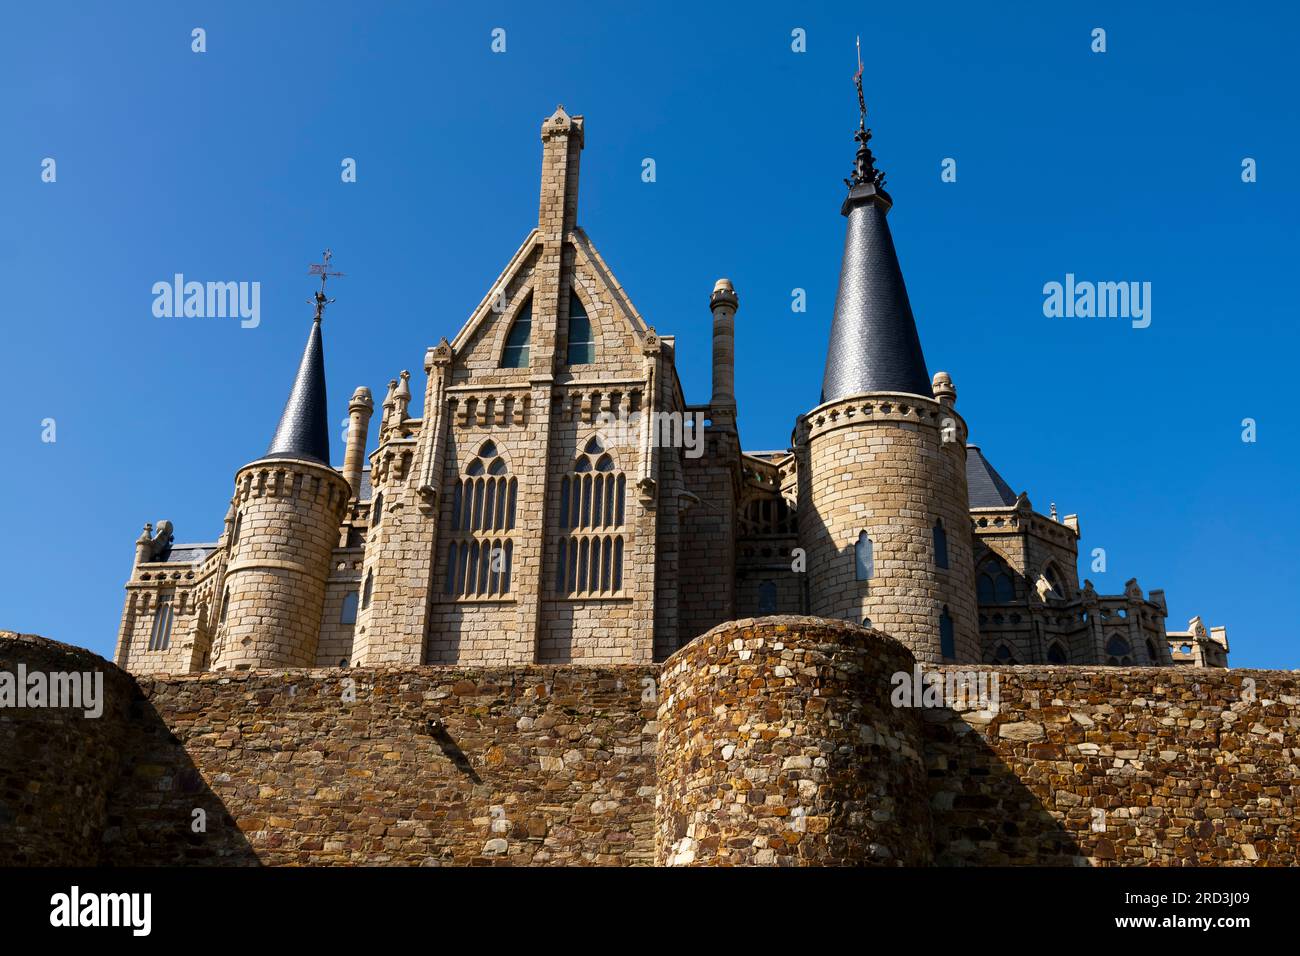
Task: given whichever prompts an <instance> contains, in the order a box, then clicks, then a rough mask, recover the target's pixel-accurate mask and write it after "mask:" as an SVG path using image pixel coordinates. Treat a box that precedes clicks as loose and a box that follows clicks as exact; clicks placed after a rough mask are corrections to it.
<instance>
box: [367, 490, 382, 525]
mask: <svg viewBox="0 0 1300 956" xmlns="http://www.w3.org/2000/svg"><path fill="white" fill-rule="evenodd" d="M383 520H384V493H383V492H382V491H377V492H375V500H374V502H373V503H372V504H371V505H370V527H372V528H378V527H379V522H381V521H383Z"/></svg>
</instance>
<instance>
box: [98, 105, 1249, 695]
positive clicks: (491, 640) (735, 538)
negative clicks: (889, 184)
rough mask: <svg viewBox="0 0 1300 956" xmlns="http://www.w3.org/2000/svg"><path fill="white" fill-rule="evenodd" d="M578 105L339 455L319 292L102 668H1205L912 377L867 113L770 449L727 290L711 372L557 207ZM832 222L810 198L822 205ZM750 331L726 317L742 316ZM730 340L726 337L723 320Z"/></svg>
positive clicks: (570, 168) (1149, 602) (915, 353)
mask: <svg viewBox="0 0 1300 956" xmlns="http://www.w3.org/2000/svg"><path fill="white" fill-rule="evenodd" d="M584 139H585V127H584V124H583V119H582V117H581V116H571V115H569V114H568V113H566V112H565V111H564V109H563V108H559V109H557V110H556V111H555V113H554V114H553V115H551V116H550V117H548V118H547V119H546V121H545V122H544V123H543V124H542V130H541V140H542V176H541V202H540V204H539V211H538V219H537V228H535V229H534V230H533V231H532V232H530V233H529V234H528V235H527V236H526V237H525V238H524V240H523V242H522V243H521V244H520V246H519V248H518V249H517V250H516V251H515V253H514V255H513V256H511V258H510V260H509V261H508V263H507V264H506V266H505V269H504V270H503V271H502V272H501V274H500V276H499V277H498V279H497V280H496V281H495V282H494V283H493V284H492V286H491V288H489V289H488V290H487V294H486V295H485V296H484V297H483V300H482V301H481V302H480V303H479V304H478V306H477V307H476V308H475V309H474V310H473V312H472V313H471V314H470V316H469V319H468V321H466V322H465V324H464V326H463V327H462V328H461V330H460V332H459V333H458V334H457V335H456V337H455V338H454V339H453V340H452V341H450V342H448V341H447V340H446V339H443V340H442V341H441V342H439V343H438V344H437V345H436V346H434V347H432V348H430V349H429V350H428V351H427V352H426V353H425V356H424V372H425V377H424V381H423V387H424V401H423V406H422V410H423V417H413V416H412V415H411V414H410V403H411V398H412V395H411V386H412V384H416V383H412V382H411V381H410V375H409V373H408V372H402V373H401V376H400V377H399V378H397V379H394V380H393V381H391V382H390V383H389V387H388V394H387V396H386V397H385V398H384V401H383V404H382V407H381V409H380V415H379V419H378V426H377V428H376V429H375V431H376V432H377V435H376V442H375V447H374V448H373V450H370V451H369V452H367V449H368V448H369V441H368V438H369V433H370V426H371V419H372V413H373V411H374V403H373V400H372V398H371V394H370V391H369V389H367V388H365V387H361V388H358V389H356V391H355V392H354V393H353V395H352V398H351V401H350V403H349V406H348V408H349V414H350V428H349V431H348V435H347V443H346V448H345V449H344V454H343V466H342V468H341V469H340V468H335V467H334V466H333V465H332V464H331V460H330V448H329V434H328V432H329V427H328V419H327V415H326V398H325V375H324V360H323V351H322V350H323V344H322V332H321V324H322V314H323V311H324V304H325V299H324V295H323V293H322V294H321V295H319V296H318V299H317V302H318V306H317V315H316V319H315V320H314V321H313V323H312V326H311V331H310V334H309V336H308V340H307V347H306V350H305V351H304V353H303V356H302V361H301V364H300V365H299V368H298V373H297V377H296V378H295V380H294V383H293V387H292V390H291V392H290V395H289V400H288V403H287V404H286V406H285V409H284V413H283V416H282V418H281V420H280V423H279V427H278V428H277V429H276V431H275V434H274V437H273V439H272V442H271V445H270V448H269V449H268V450H267V452H266V454H264V455H262V456H261V457H259V458H258V459H256V460H255V461H253V462H250V463H249V464H247V465H245V466H244V467H242V468H240V469H239V470H238V472H236V474H235V480H234V487H233V490H232V494H231V498H230V505H229V508H228V510H227V511H226V516H225V522H224V527H223V530H222V532H221V535H220V537H218V539H217V540H216V541H213V542H208V543H203V544H179V543H173V541H172V527H171V524H170V523H169V522H159V525H158V527H157V528H156V529H154V528H152V527H150V526H146V527H145V532H144V534H142V535H141V537H140V539H139V540H138V541H137V542H136V552H135V564H134V567H133V569H132V572H131V577H130V580H129V581H128V582H127V585H126V603H125V607H124V609H123V614H122V622H121V628H120V631H119V635H118V641H117V651H116V661H117V663H118V664H119V665H121V666H122V667H124V668H126V669H128V670H131V671H134V672H136V673H160V672H173V673H175V672H193V671H205V670H217V671H221V670H231V669H234V670H238V669H245V668H276V667H326V666H338V665H346V666H354V667H370V666H377V665H410V664H460V665H468V666H477V665H498V664H516V663H529V662H536V663H543V664H553V663H570V662H573V663H587V664H610V663H648V662H654V661H659V660H663V659H664V658H666V657H667V656H668V655H670V654H672V653H673V652H674V651H676V650H677V649H678V648H680V647H682V646H683V645H684V644H686V643H687V642H689V641H690V640H691V639H692V638H694V637H696V636H698V635H700V634H702V633H703V632H705V631H706V630H708V629H709V628H711V627H713V626H714V625H716V624H719V623H721V622H724V621H728V620H732V619H736V618H745V617H755V616H762V615H771V614H786V613H803V614H812V615H816V616H821V617H827V618H838V619H848V620H853V621H856V622H861V623H868V624H870V625H871V626H873V627H875V628H877V629H879V630H881V631H883V632H885V633H887V634H890V635H892V636H894V637H896V638H898V639H899V640H901V641H902V642H904V643H905V644H906V645H907V646H908V647H909V648H910V649H911V650H912V651H913V653H914V654H915V655H916V657H917V659H918V660H921V661H925V662H931V663H938V662H942V661H957V662H963V661H964V662H976V661H980V662H985V663H1005V664H1012V663H1020V664H1043V663H1071V664H1119V665H1147V664H1154V665H1170V666H1172V665H1175V664H1186V665H1191V666H1204V667H1224V666H1226V664H1227V639H1226V634H1225V632H1224V630H1223V629H1222V628H1213V629H1211V630H1210V631H1208V632H1207V631H1206V629H1205V627H1204V626H1203V625H1202V624H1201V622H1200V619H1199V618H1196V619H1194V620H1193V621H1192V622H1191V625H1190V626H1189V630H1188V631H1186V632H1177V633H1172V634H1167V633H1166V630H1165V617H1166V605H1165V599H1164V594H1163V592H1162V591H1159V590H1153V591H1150V592H1147V593H1143V591H1142V589H1141V588H1140V587H1139V586H1138V584H1137V581H1136V580H1130V581H1129V582H1128V584H1127V585H1126V587H1125V589H1124V592H1123V593H1122V594H1116V595H1102V594H1098V593H1097V592H1096V591H1095V590H1094V589H1093V586H1092V584H1091V583H1090V582H1088V581H1084V582H1082V583H1080V581H1079V578H1078V573H1077V570H1076V567H1077V561H1078V541H1079V522H1078V518H1077V516H1075V515H1066V516H1064V517H1063V518H1061V519H1059V520H1058V519H1057V516H1056V513H1055V507H1054V506H1053V508H1052V509H1051V514H1050V515H1043V514H1041V513H1040V512H1038V511H1037V510H1035V508H1034V506H1033V505H1032V504H1031V503H1030V501H1029V499H1028V497H1026V495H1025V494H1023V493H1020V494H1017V493H1015V492H1014V491H1013V490H1012V487H1011V486H1010V485H1009V484H1008V483H1007V482H1006V481H1005V480H1003V478H1002V477H1001V476H1000V475H999V474H998V472H997V471H996V470H995V469H994V468H993V466H992V465H991V464H990V463H989V461H988V460H987V459H986V458H985V457H984V455H983V453H982V452H981V451H980V449H979V448H978V447H977V446H976V445H973V444H968V442H967V438H968V427H967V423H966V421H965V420H964V419H963V418H962V417H961V415H960V414H959V413H958V411H957V408H956V399H957V391H956V389H955V387H954V385H953V382H952V379H951V377H950V376H949V375H948V374H947V373H945V372H938V373H936V374H935V375H934V376H933V377H931V376H930V374H929V372H928V370H927V368H926V364H925V359H924V356H923V354H922V350H921V343H920V339H919V336H918V334H917V329H916V324H915V322H914V320H913V317H912V312H911V307H910V305H909V303H908V297H907V290H906V288H905V286H904V283H903V277H902V273H901V271H900V269H899V264H898V260H897V256H896V254H895V251H894V245H893V240H892V239H891V237H890V231H889V226H888V224H887V218H886V217H887V215H888V213H889V210H890V207H891V205H892V200H891V198H890V196H889V194H888V193H887V192H886V191H885V189H884V183H883V177H882V176H881V175H880V173H879V172H878V171H877V170H876V169H875V166H874V159H873V157H872V155H871V151H870V149H869V148H868V145H867V143H868V140H869V139H870V132H869V131H867V130H866V129H865V126H860V127H859V130H858V134H857V141H858V152H857V161H856V165H855V169H854V173H853V175H852V177H851V178H850V179H849V180H847V183H848V185H849V189H848V194H847V196H846V198H845V200H844V204H843V207H842V210H841V212H842V214H843V215H844V216H845V217H846V219H847V235H846V239H845V244H844V256H843V262H842V265H841V270H840V285H839V294H838V297H837V299H836V303H835V312H834V318H833V321H832V326H831V333H830V342H829V346H828V349H827V358H826V371H825V377H824V380H823V391H822V401H821V403H820V404H818V405H817V406H816V407H815V408H813V409H810V410H808V411H806V412H804V413H803V414H801V415H798V417H797V418H796V420H795V426H794V431H793V437H792V442H791V446H792V447H790V448H789V449H787V450H785V451H778V452H770V451H769V452H752V453H751V452H745V451H743V450H742V448H741V443H740V433H739V428H738V425H739V421H740V416H739V415H738V413H737V402H736V395H735V392H734V389H733V368H734V365H733V343H734V336H735V322H736V314H737V310H738V308H739V297H738V295H737V293H736V290H735V289H734V288H733V287H732V284H731V283H730V282H729V281H728V280H726V279H720V280H718V282H717V284H716V286H715V287H714V289H713V291H712V294H711V295H710V297H709V309H710V312H711V314H712V323H713V388H712V396H711V397H710V399H709V401H708V402H707V403H706V404H698V405H691V404H688V403H687V400H686V396H685V394H684V393H683V390H682V385H681V381H680V379H679V377H678V373H677V353H676V345H675V342H674V340H673V337H672V336H671V335H665V334H660V333H659V332H657V331H656V330H655V328H654V327H653V326H651V325H649V324H648V323H647V322H646V320H645V319H644V318H643V317H642V316H641V314H640V313H639V312H638V311H637V309H636V306H634V305H633V304H632V302H631V300H630V299H629V298H628V296H627V294H626V292H625V291H624V290H623V288H622V286H621V285H620V284H619V282H618V280H617V279H616V278H615V276H614V275H613V273H612V272H611V271H610V268H609V266H608V265H607V264H606V262H605V260H604V259H603V258H602V257H601V254H600V252H599V251H597V249H596V247H595V245H594V244H593V243H592V241H591V239H590V238H589V237H588V236H587V234H586V233H585V232H584V231H583V229H582V228H581V227H580V226H579V225H578V184H579V163H580V160H581V157H582V150H583V145H584ZM828 228H829V223H828ZM742 328H743V327H742ZM742 334H743V332H742Z"/></svg>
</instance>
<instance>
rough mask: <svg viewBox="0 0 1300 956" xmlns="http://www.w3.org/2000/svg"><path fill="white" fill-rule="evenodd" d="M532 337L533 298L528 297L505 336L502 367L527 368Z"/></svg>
mask: <svg viewBox="0 0 1300 956" xmlns="http://www.w3.org/2000/svg"><path fill="white" fill-rule="evenodd" d="M532 337H533V298H532V296H529V297H528V301H527V302H525V303H524V307H523V308H522V309H521V310H520V311H519V315H517V316H516V317H515V321H514V324H513V325H511V326H510V334H509V335H507V336H506V347H505V351H503V352H502V353H501V367H502V368H528V349H529V343H530V341H531V340H532Z"/></svg>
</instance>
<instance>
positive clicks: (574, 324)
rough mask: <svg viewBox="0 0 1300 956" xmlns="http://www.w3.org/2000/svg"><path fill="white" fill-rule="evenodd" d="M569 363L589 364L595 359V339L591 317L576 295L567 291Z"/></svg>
mask: <svg viewBox="0 0 1300 956" xmlns="http://www.w3.org/2000/svg"><path fill="white" fill-rule="evenodd" d="M568 358H569V364H570V365H590V364H591V363H593V362H594V361H596V339H595V337H594V336H593V335H592V331H591V319H589V318H587V310H586V309H584V308H583V307H582V303H581V302H580V301H579V300H578V296H577V295H576V294H574V293H573V292H572V291H571V292H570V293H569V356H568Z"/></svg>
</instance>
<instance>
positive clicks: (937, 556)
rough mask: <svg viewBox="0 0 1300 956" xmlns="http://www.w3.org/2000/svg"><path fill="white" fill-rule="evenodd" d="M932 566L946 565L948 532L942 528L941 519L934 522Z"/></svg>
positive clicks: (941, 566) (943, 566) (940, 566)
mask: <svg viewBox="0 0 1300 956" xmlns="http://www.w3.org/2000/svg"><path fill="white" fill-rule="evenodd" d="M934 566H935V567H936V568H946V567H948V532H946V531H944V530H943V519H942V518H939V519H938V520H936V521H935V523H934Z"/></svg>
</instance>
